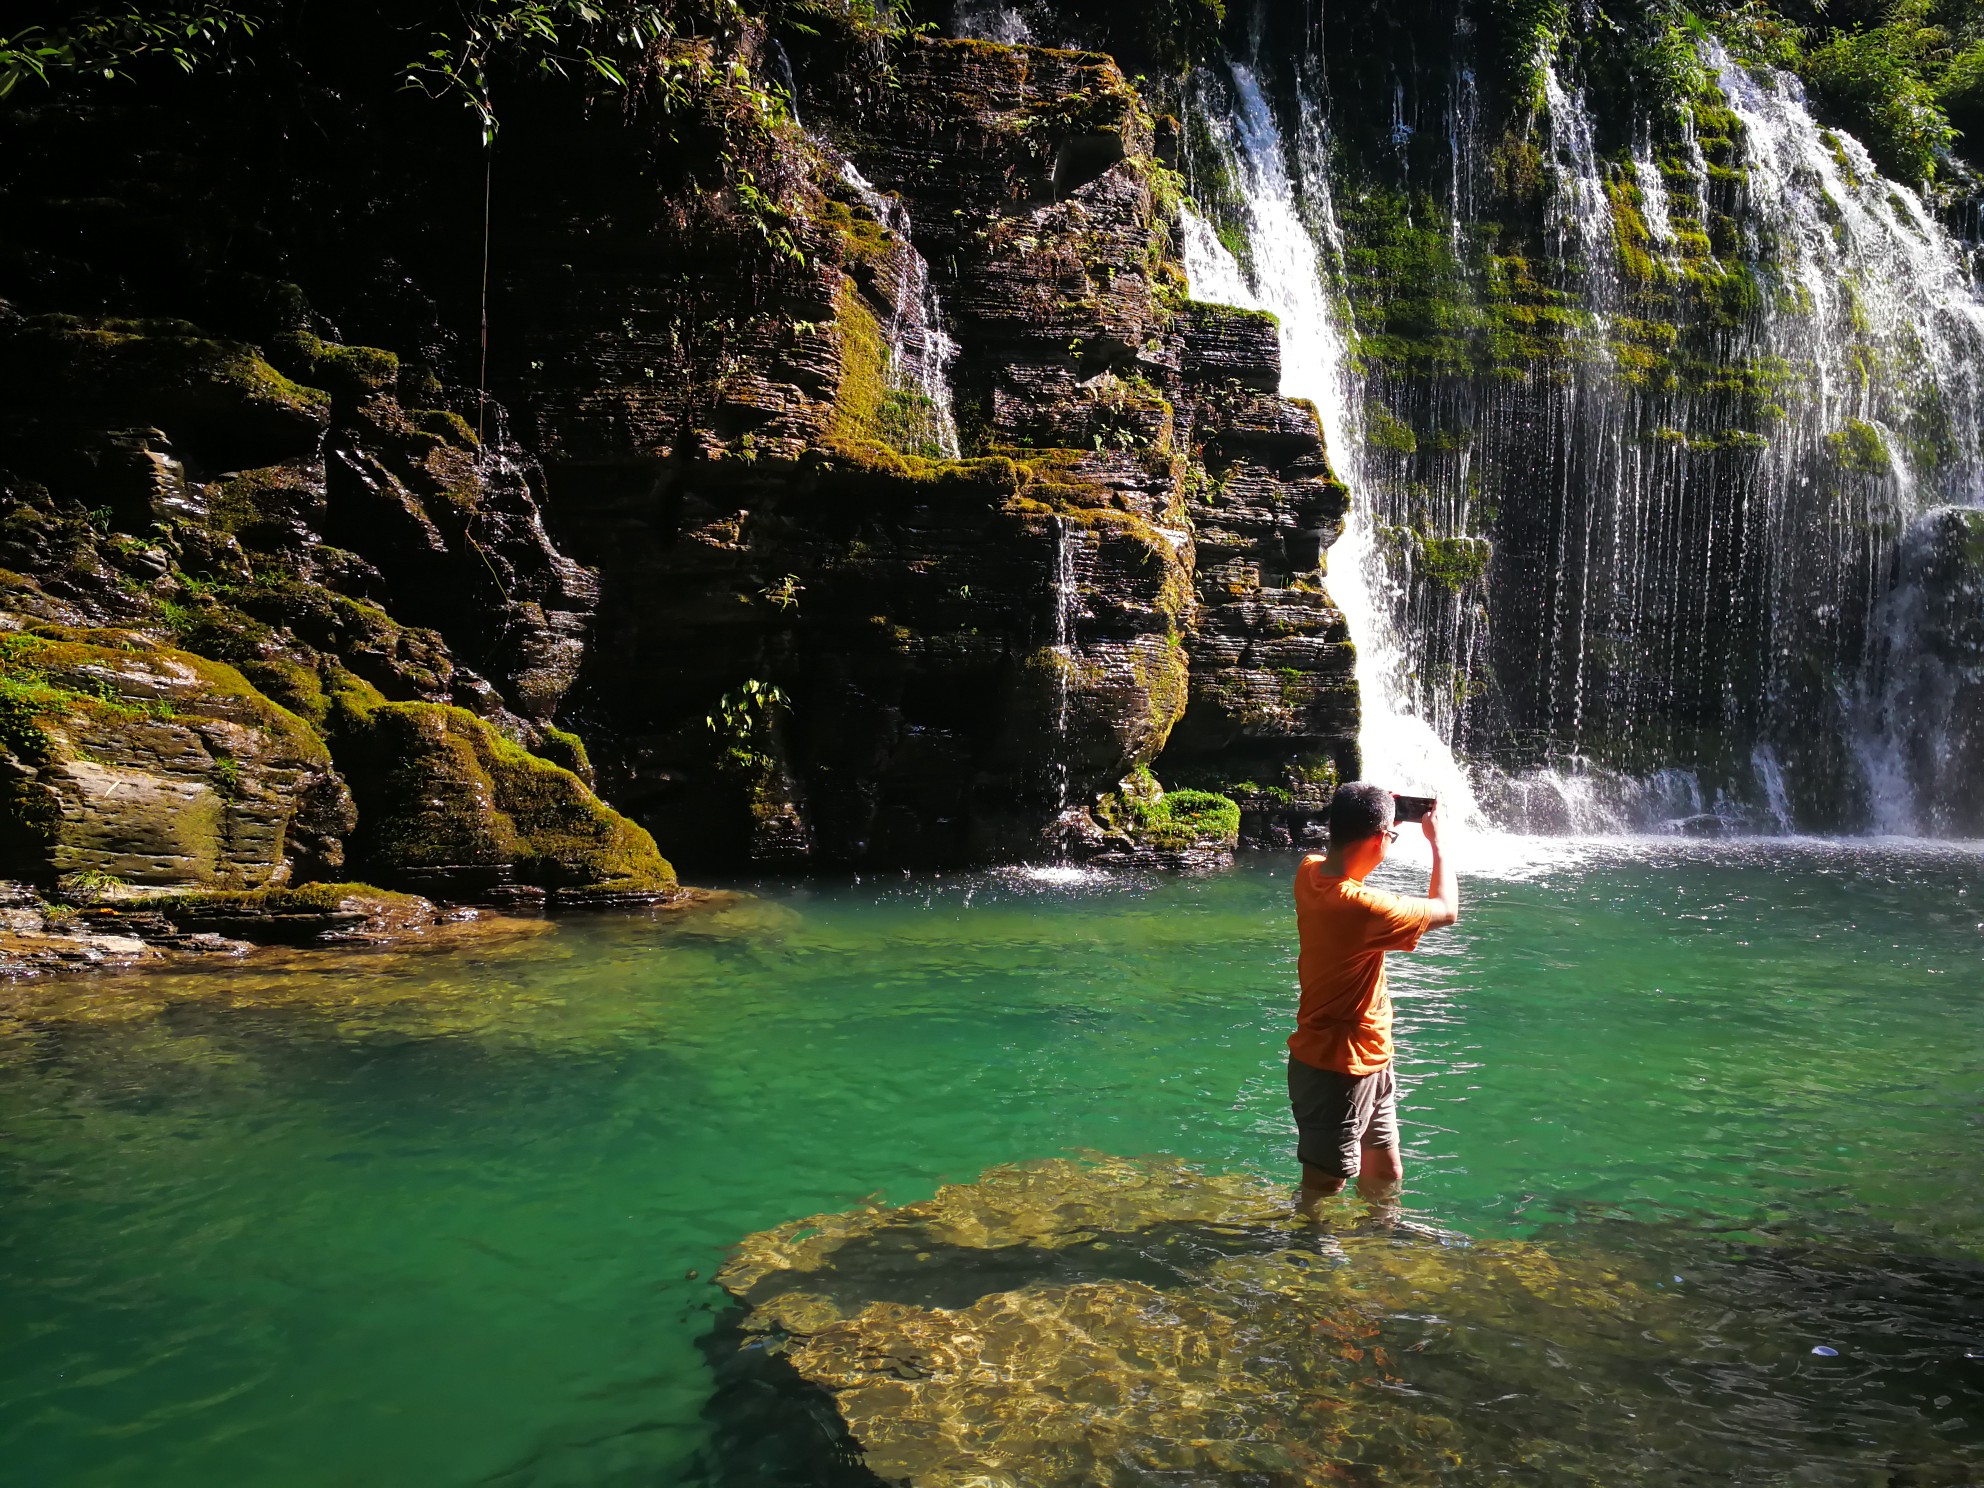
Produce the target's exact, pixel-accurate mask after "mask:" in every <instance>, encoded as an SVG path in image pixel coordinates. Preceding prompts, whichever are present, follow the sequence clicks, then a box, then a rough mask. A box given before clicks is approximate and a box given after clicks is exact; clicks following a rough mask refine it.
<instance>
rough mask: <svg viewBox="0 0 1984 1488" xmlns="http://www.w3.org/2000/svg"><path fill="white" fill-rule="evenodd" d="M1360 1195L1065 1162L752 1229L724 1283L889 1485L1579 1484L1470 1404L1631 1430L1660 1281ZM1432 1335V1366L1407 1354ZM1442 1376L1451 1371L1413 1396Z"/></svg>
mask: <svg viewBox="0 0 1984 1488" xmlns="http://www.w3.org/2000/svg"><path fill="white" fill-rule="evenodd" d="M1349 1212H1350V1211H1348V1210H1346V1211H1345V1212H1344V1214H1343V1215H1339V1216H1337V1221H1338V1222H1337V1223H1336V1224H1335V1225H1334V1226H1330V1225H1326V1224H1318V1223H1316V1222H1313V1221H1310V1220H1306V1219H1303V1218H1301V1217H1299V1216H1298V1215H1296V1214H1295V1213H1294V1212H1293V1206H1292V1202H1291V1199H1290V1196H1289V1192H1288V1190H1287V1189H1284V1188H1279V1187H1276V1186H1274V1185H1269V1184H1266V1183H1263V1182H1261V1181H1259V1180H1257V1179H1251V1178H1245V1177H1239V1176H1223V1177H1215V1176H1208V1175H1206V1174H1203V1173H1201V1172H1198V1171H1196V1170H1194V1169H1192V1168H1190V1167H1189V1166H1187V1165H1185V1164H1182V1163H1179V1162H1176V1161H1174V1160H1169V1159H1154V1160H1145V1161H1130V1160H1124V1159H1114V1158H1097V1159H1092V1160H1088V1161H1080V1160H1052V1161H1046V1162H1039V1163H1032V1164H1025V1165H1021V1166H1017V1167H1009V1168H995V1169H992V1170H990V1171H989V1172H987V1173H986V1174H985V1175H984V1176H983V1177H982V1178H981V1179H980V1180H979V1181H978V1182H977V1183H974V1184H959V1185H947V1186H945V1187H943V1188H941V1189H939V1190H938V1192H937V1194H936V1196H935V1197H933V1198H932V1199H929V1200H927V1201H924V1202H922V1203H916V1204H909V1205H904V1206H902V1207H901V1208H897V1209H886V1208H870V1209H864V1210H858V1211H854V1212H852V1213H848V1214H840V1215H826V1216H817V1217H814V1218H812V1219H808V1220H805V1221H802V1222H799V1223H796V1224H792V1225H785V1226H780V1227H779V1228H777V1229H774V1230H771V1231H767V1232H764V1233H763V1234H760V1235H755V1236H751V1237H749V1238H747V1239H746V1240H745V1241H744V1242H743V1243H742V1244H741V1245H740V1246H739V1248H738V1250H737V1252H736V1254H735V1255H734V1256H733V1258H732V1259H731V1261H730V1262H729V1263H728V1264H727V1265H726V1267H725V1268H724V1270H723V1271H722V1272H721V1273H720V1275H719V1278H718V1279H719V1281H720V1282H721V1284H722V1285H724V1286H725V1287H726V1288H727V1289H729V1291H730V1292H731V1293H732V1294H733V1296H735V1297H737V1298H738V1299H739V1300H740V1301H741V1302H743V1303H744V1304H745V1305H746V1306H747V1307H748V1309H749V1311H748V1314H747V1315H746V1316H745V1317H744V1319H743V1323H742V1327H743V1329H744V1338H745V1339H746V1340H748V1341H749V1346H751V1347H755V1348H757V1349H760V1350H762V1349H764V1348H767V1347H769V1348H770V1349H771V1350H772V1351H773V1352H774V1353H775V1354H776V1355H777V1356H779V1357H782V1358H783V1359H784V1360H785V1361H786V1362H787V1363H788V1364H789V1365H790V1367H791V1368H792V1369H793V1370H794V1371H796V1372H797V1374H798V1375H799V1376H800V1377H801V1378H803V1379H804V1380H806V1381H808V1382H809V1383H811V1384H813V1385H815V1386H818V1387H819V1388H821V1389H822V1390H824V1391H825V1392H827V1394H828V1396H829V1398H830V1399H831V1400H832V1402H833V1405H834V1407H835V1409H836V1410H837V1411H838V1413H839V1414H840V1416H841V1418H842V1420H843V1421H844V1422H845V1423H846V1426H847V1429H848V1431H849V1433H850V1435H851V1438H852V1440H853V1442H854V1443H855V1444H856V1445H857V1446H858V1448H859V1450H860V1451H861V1453H862V1458H863V1461H864V1462H865V1463H866V1465H867V1466H868V1467H869V1468H870V1469H871V1470H872V1471H874V1472H875V1473H876V1475H877V1476H879V1477H880V1478H882V1479H883V1480H884V1481H887V1482H891V1483H904V1484H913V1485H917V1488H925V1485H944V1488H964V1485H967V1484H974V1485H983V1484H1000V1485H1013V1488H1019V1485H1026V1488H1042V1485H1047V1488H1052V1485H1061V1484H1066V1485H1069V1488H1075V1485H1090V1484H1121V1485H1129V1484H1134V1483H1145V1482H1149V1481H1151V1480H1152V1479H1153V1477H1155V1476H1164V1477H1167V1478H1170V1477H1176V1478H1177V1480H1179V1481H1185V1482H1227V1481H1249V1482H1260V1483H1268V1484H1274V1485H1295V1484H1311V1483H1314V1484H1321V1483H1327V1482H1338V1481H1342V1480H1344V1478H1346V1477H1350V1478H1352V1479H1353V1480H1354V1479H1355V1477H1356V1476H1357V1475H1358V1474H1360V1473H1372V1474H1378V1475H1380V1476H1381V1477H1382V1479H1383V1480H1384V1481H1397V1482H1408V1483H1419V1482H1425V1483H1434V1482H1439V1481H1444V1480H1446V1478H1445V1475H1446V1474H1449V1473H1451V1472H1453V1471H1455V1470H1458V1469H1465V1470H1473V1469H1474V1468H1476V1467H1478V1466H1480V1465H1481V1464H1483V1463H1485V1462H1487V1461H1504V1462H1506V1461H1508V1460H1523V1461H1529V1462H1531V1463H1532V1464H1534V1465H1536V1466H1537V1467H1538V1468H1539V1470H1541V1471H1543V1472H1544V1473H1545V1474H1546V1476H1548V1475H1549V1474H1550V1473H1552V1472H1556V1473H1564V1472H1569V1473H1570V1476H1569V1477H1566V1478H1564V1479H1563V1480H1564V1481H1573V1480H1575V1472H1576V1464H1577V1463H1579V1462H1581V1461H1586V1460H1587V1459H1585V1458H1584V1457H1582V1456H1581V1454H1580V1449H1579V1448H1578V1447H1577V1446H1575V1445H1571V1446H1568V1447H1559V1446H1556V1445H1554V1444H1552V1443H1551V1442H1550V1441H1549V1438H1548V1437H1547V1435H1545V1433H1546V1432H1548V1431H1549V1430H1550V1429H1551V1428H1549V1427H1547V1426H1544V1425H1542V1424H1541V1423H1542V1422H1543V1421H1544V1419H1545V1416H1546V1412H1544V1411H1542V1410H1538V1411H1536V1412H1534V1413H1526V1414H1525V1416H1524V1417H1523V1422H1524V1423H1529V1424H1514V1423H1512V1424H1511V1426H1510V1427H1509V1429H1507V1430H1496V1429H1493V1428H1491V1429H1489V1430H1486V1431H1484V1430H1483V1429H1481V1428H1480V1427H1479V1426H1478V1425H1476V1424H1474V1418H1473V1417H1471V1416H1469V1415H1468V1411H1469V1409H1470V1407H1469V1406H1468V1405H1466V1404H1464V1403H1462V1402H1463V1401H1465V1400H1467V1399H1470V1398H1471V1397H1472V1393H1473V1392H1474V1390H1475V1389H1476V1388H1477V1387H1478V1388H1480V1389H1484V1390H1485V1389H1488V1388H1490V1386H1491V1385H1492V1386H1493V1388H1494V1389H1495V1390H1496V1391H1498V1392H1499V1393H1501V1394H1502V1395H1503V1396H1504V1397H1505V1398H1513V1397H1508V1396H1507V1392H1508V1391H1509V1390H1517V1391H1521V1392H1537V1393H1538V1394H1539V1395H1542V1396H1545V1397H1547V1398H1548V1399H1549V1400H1551V1401H1554V1402H1556V1403H1557V1405H1558V1406H1559V1407H1561V1408H1564V1409H1571V1408H1573V1405H1572V1402H1573V1401H1574V1400H1583V1401H1585V1402H1586V1405H1585V1406H1584V1407H1583V1408H1584V1409H1588V1410H1591V1411H1594V1412H1596V1413H1597V1414H1598V1415H1599V1416H1602V1417H1603V1418H1605V1419H1606V1420H1607V1422H1608V1423H1609V1424H1617V1425H1620V1426H1622V1427H1623V1428H1624V1429H1625V1430H1627V1431H1635V1430H1637V1429H1639V1428H1636V1427H1633V1426H1632V1425H1631V1424H1630V1423H1631V1421H1632V1420H1633V1419H1634V1417H1633V1416H1632V1414H1631V1413H1632V1411H1633V1409H1634V1408H1635V1407H1636V1406H1642V1407H1643V1406H1644V1404H1645V1400H1644V1396H1643V1392H1642V1391H1641V1389H1640V1387H1639V1385H1638V1384H1637V1382H1636V1381H1635V1379H1634V1377H1633V1373H1632V1372H1633V1370H1634V1369H1636V1368H1638V1367H1640V1365H1639V1364H1638V1363H1637V1362H1634V1361H1635V1360H1638V1359H1642V1358H1646V1357H1652V1356H1654V1355H1657V1354H1658V1352H1659V1350H1658V1346H1657V1345H1651V1344H1649V1343H1648V1342H1645V1341H1642V1342H1638V1343H1633V1342H1627V1341H1626V1340H1627V1339H1628V1338H1630V1337H1631V1336H1632V1334H1633V1331H1634V1330H1635V1329H1637V1328H1640V1327H1648V1326H1654V1321H1653V1320H1654V1319H1655V1318H1656V1317H1658V1316H1660V1315H1661V1314H1662V1311H1663V1309H1668V1310H1671V1308H1670V1304H1669V1303H1668V1302H1667V1301H1666V1300H1665V1299H1664V1298H1663V1297H1661V1296H1660V1295H1659V1294H1658V1293H1657V1292H1656V1291H1655V1290H1654V1289H1652V1288H1650V1287H1647V1286H1645V1285H1644V1284H1642V1283H1641V1282H1639V1281H1636V1280H1634V1279H1631V1278H1630V1277H1628V1276H1627V1275H1623V1274H1621V1273H1620V1272H1619V1271H1618V1270H1617V1269H1614V1268H1613V1267H1611V1266H1609V1265H1607V1264H1605V1263H1604V1262H1602V1261H1599V1260H1595V1259H1593V1258H1589V1257H1582V1258H1580V1257H1565V1256H1560V1255H1558V1254H1555V1253H1553V1252H1552V1251H1550V1250H1548V1249H1546V1248H1544V1247H1541V1246H1537V1245H1529V1244H1517V1243H1480V1242H1476V1243H1470V1242H1465V1241H1462V1240H1461V1239H1460V1238H1459V1237H1456V1236H1452V1235H1444V1234H1441V1233H1439V1232H1436V1231H1432V1230H1428V1229H1425V1228H1423V1227H1419V1226H1414V1225H1410V1224H1396V1223H1384V1222H1376V1223H1371V1222H1355V1221H1349V1220H1348V1215H1349ZM1511 1330H1513V1331H1514V1332H1515V1333H1517V1334H1519V1335H1521V1336H1524V1337H1533V1336H1534V1334H1535V1332H1536V1331H1538V1330H1540V1331H1541V1333H1542V1334H1543V1335H1544V1336H1545V1337H1547V1338H1549V1339H1550V1340H1552V1344H1551V1345H1550V1347H1554V1348H1558V1349H1561V1350H1564V1351H1567V1352H1568V1353H1570V1354H1573V1355H1576V1356H1577V1357H1578V1358H1580V1359H1581V1360H1588V1359H1591V1358H1593V1357H1596V1356H1598V1355H1600V1354H1609V1356H1610V1357H1611V1358H1612V1359H1613V1360H1614V1361H1615V1362H1614V1365H1613V1366H1612V1367H1611V1369H1610V1370H1598V1371H1593V1372H1591V1373H1580V1374H1578V1375H1576V1376H1575V1377H1574V1378H1570V1377H1567V1376H1566V1375H1565V1374H1564V1373H1563V1371H1562V1370H1561V1369H1559V1368H1558V1366H1557V1365H1556V1364H1555V1363H1552V1362H1549V1360H1548V1359H1545V1360H1542V1361H1538V1360H1535V1359H1534V1358H1528V1359H1525V1357H1524V1355H1523V1353H1522V1351H1521V1349H1517V1350H1514V1351H1504V1350H1503V1349H1502V1348H1501V1347H1500V1346H1499V1344H1498V1342H1497V1339H1498V1338H1499V1337H1500V1336H1502V1335H1504V1334H1507V1333H1509V1332H1511ZM1422 1351H1429V1352H1428V1358H1429V1359H1431V1360H1435V1361H1437V1362H1434V1363H1432V1364H1430V1365H1428V1366H1425V1368H1424V1369H1422V1366H1420V1365H1419V1364H1417V1363H1413V1362H1409V1361H1412V1360H1416V1359H1417V1358H1418V1357H1419V1355H1420V1353H1421V1352H1422ZM1628 1356H1630V1357H1628ZM1558 1357H1561V1355H1559V1356H1558ZM1427 1369H1430V1370H1431V1371H1433V1372H1436V1373H1437V1374H1438V1375H1439V1377H1440V1378H1441V1380H1442V1381H1443V1383H1442V1384H1441V1385H1440V1386H1438V1387H1437V1388H1436V1389H1434V1390H1432V1391H1423V1390H1418V1389H1415V1387H1414V1384H1413V1380H1414V1378H1415V1377H1416V1376H1418V1375H1419V1374H1421V1373H1424V1372H1426V1370H1427ZM1463 1380H1468V1381H1470V1383H1466V1384H1463V1383H1462V1381H1463ZM1476 1382H1478V1384H1477V1383H1476ZM1525 1398H1529V1397H1528V1396H1527V1395H1525ZM1477 1453H1482V1454H1485V1455H1482V1456H1479V1457H1477V1455H1476V1454H1477ZM1504 1453H1513V1454H1514V1455H1513V1456H1503V1455H1501V1454H1504ZM1591 1460H1594V1461H1595V1459H1591ZM1551 1480H1552V1481H1556V1480H1557V1479H1556V1478H1552V1479H1551Z"/></svg>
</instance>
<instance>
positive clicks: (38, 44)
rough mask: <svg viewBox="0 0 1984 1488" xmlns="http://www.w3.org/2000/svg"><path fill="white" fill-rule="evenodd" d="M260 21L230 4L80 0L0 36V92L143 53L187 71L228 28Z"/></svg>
mask: <svg viewBox="0 0 1984 1488" xmlns="http://www.w3.org/2000/svg"><path fill="white" fill-rule="evenodd" d="M259 25H260V22H259V21H258V20H257V19H256V17H255V16H254V15H252V14H251V13H249V12H247V11H243V10H238V9H236V8H235V7H234V6H231V5H199V6H192V7H186V6H178V5H168V6H148V7H146V8H145V9H144V10H140V9H138V8H137V7H136V6H134V5H85V6H82V7H81V8H80V9H79V10H78V11H77V13H76V14H74V15H72V16H70V18H69V19H68V20H66V21H63V22H61V23H59V24H57V25H53V26H47V27H43V26H28V27H26V28H25V29H23V30H21V31H17V32H15V33H14V34H13V35H11V36H0V98H5V97H7V96H8V95H9V94H10V93H12V92H13V91H14V89H15V88H17V87H18V86H19V85H20V84H21V83H22V81H24V80H25V79H28V78H33V79H35V80H36V81H37V82H41V83H44V84H45V83H48V82H50V81H51V80H52V79H53V78H55V77H60V76H62V75H63V74H85V75H87V74H94V75H96V76H99V77H105V78H114V77H120V76H122V75H124V74H125V73H127V72H128V71H129V70H130V68H131V67H132V65H133V64H135V63H137V62H138V61H140V60H141V59H145V58H154V57H156V58H163V59H165V60H166V61H168V62H170V63H171V64H172V65H174V66H176V67H178V68H179V69H180V70H181V71H182V72H191V71H193V70H194V68H196V67H198V66H199V65H200V64H201V63H203V62H206V61H210V60H211V59H212V58H213V57H214V55H215V54H216V53H217V52H218V51H219V50H220V48H221V47H222V46H223V45H224V44H225V42H226V40H227V38H228V37H229V36H230V35H242V36H253V35H254V34H255V30H256V28H257V27H258V26H259Z"/></svg>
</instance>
